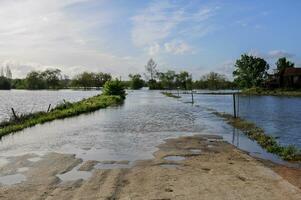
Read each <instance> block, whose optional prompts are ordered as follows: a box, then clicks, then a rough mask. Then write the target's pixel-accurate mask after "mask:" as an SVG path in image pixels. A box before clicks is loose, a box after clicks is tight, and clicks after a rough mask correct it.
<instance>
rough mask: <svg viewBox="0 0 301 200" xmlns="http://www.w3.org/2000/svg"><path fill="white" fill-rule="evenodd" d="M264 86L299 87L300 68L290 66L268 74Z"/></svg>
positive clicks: (300, 86) (300, 85)
mask: <svg viewBox="0 0 301 200" xmlns="http://www.w3.org/2000/svg"><path fill="white" fill-rule="evenodd" d="M265 86H266V87H267V88H270V89H275V88H281V87H282V88H298V89H299V88H301V68H295V67H290V68H286V69H284V70H283V71H281V72H274V74H269V75H268V78H267V81H266V82H265Z"/></svg>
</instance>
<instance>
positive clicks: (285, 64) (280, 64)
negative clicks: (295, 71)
mask: <svg viewBox="0 0 301 200" xmlns="http://www.w3.org/2000/svg"><path fill="white" fill-rule="evenodd" d="M276 66H277V70H278V72H281V71H283V70H284V69H286V68H291V67H294V66H295V64H294V63H293V62H291V61H289V60H286V57H282V58H279V59H278V61H277V62H276Z"/></svg>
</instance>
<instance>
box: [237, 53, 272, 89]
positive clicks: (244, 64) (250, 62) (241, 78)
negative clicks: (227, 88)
mask: <svg viewBox="0 0 301 200" xmlns="http://www.w3.org/2000/svg"><path fill="white" fill-rule="evenodd" d="M234 67H235V70H234V72H233V76H234V81H235V82H236V83H237V85H238V86H239V87H241V88H251V87H259V86H261V85H262V83H263V81H264V80H265V78H266V75H267V70H268V69H269V65H268V63H267V62H266V61H265V60H264V59H262V58H259V57H254V56H251V55H250V56H249V55H247V54H243V55H241V58H240V59H238V60H237V61H236V63H235V65H234Z"/></svg>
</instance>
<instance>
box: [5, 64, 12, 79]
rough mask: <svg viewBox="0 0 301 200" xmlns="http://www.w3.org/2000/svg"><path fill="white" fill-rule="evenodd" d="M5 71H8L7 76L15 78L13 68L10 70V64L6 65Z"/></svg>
mask: <svg viewBox="0 0 301 200" xmlns="http://www.w3.org/2000/svg"><path fill="white" fill-rule="evenodd" d="M5 71H6V78H8V79H12V78H13V75H12V72H11V70H10V68H9V66H8V65H7V66H6V69H5Z"/></svg>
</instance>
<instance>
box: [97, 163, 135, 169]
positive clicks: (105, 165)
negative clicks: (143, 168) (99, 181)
mask: <svg viewBox="0 0 301 200" xmlns="http://www.w3.org/2000/svg"><path fill="white" fill-rule="evenodd" d="M130 167H131V165H130V164H120V163H98V164H96V165H95V166H94V168H95V169H119V168H130Z"/></svg>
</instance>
